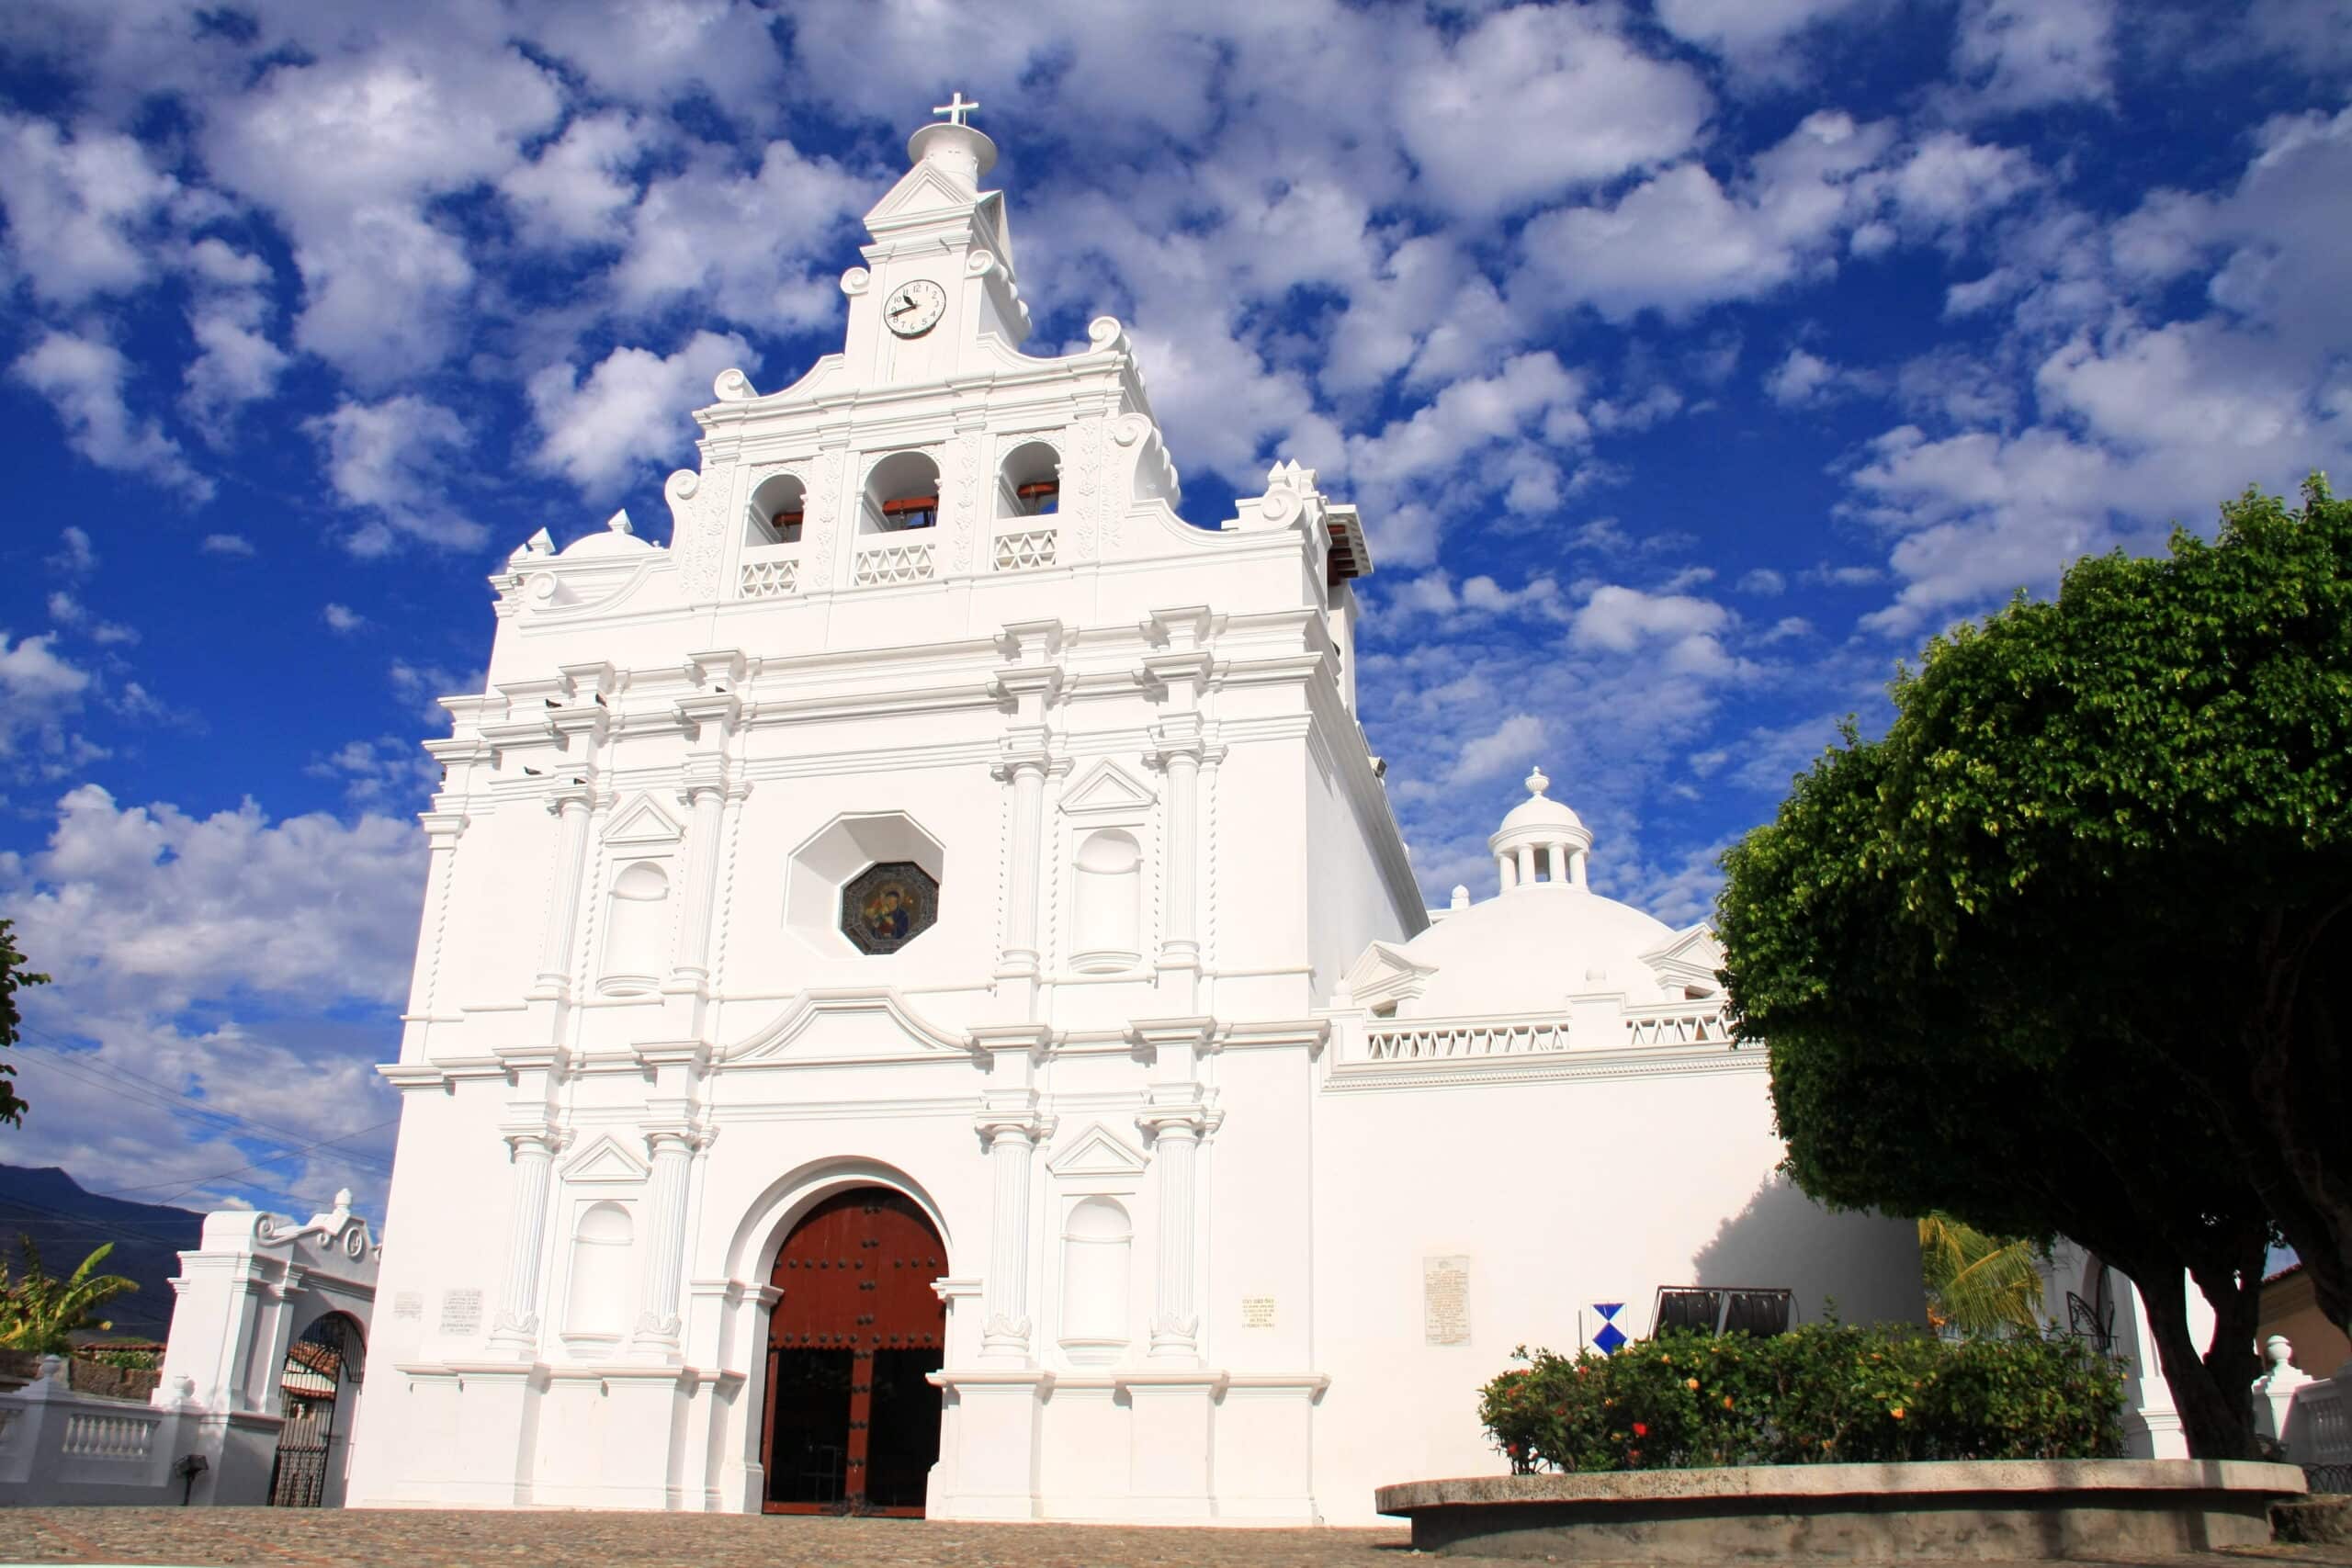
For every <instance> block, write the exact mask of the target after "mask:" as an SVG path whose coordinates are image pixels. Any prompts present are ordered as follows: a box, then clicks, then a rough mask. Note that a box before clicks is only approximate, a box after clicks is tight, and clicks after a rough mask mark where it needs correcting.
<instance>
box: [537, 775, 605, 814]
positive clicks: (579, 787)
mask: <svg viewBox="0 0 2352 1568" xmlns="http://www.w3.org/2000/svg"><path fill="white" fill-rule="evenodd" d="M596 803H597V794H596V781H595V778H594V775H593V774H588V773H582V774H579V775H576V776H574V777H571V778H567V779H558V780H557V781H556V782H555V783H554V784H551V785H549V786H548V793H547V795H546V805H547V808H548V815H550V816H555V817H560V816H562V815H563V814H564V813H566V812H568V811H571V810H572V809H574V808H575V807H576V808H578V809H580V810H582V811H587V810H592V809H594V807H595V806H596Z"/></svg>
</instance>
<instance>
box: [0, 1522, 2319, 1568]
mask: <svg viewBox="0 0 2352 1568" xmlns="http://www.w3.org/2000/svg"><path fill="white" fill-rule="evenodd" d="M1418 1561H1430V1562H1436V1561H1437V1560H1436V1559H1427V1560H1424V1559H1422V1558H1420V1556H1419V1553H1417V1552H1414V1551H1412V1550H1411V1549H1410V1547H1409V1546H1408V1544H1407V1540H1406V1535H1405V1531H1404V1530H1403V1529H1401V1528H1398V1529H1368V1530H1360V1529H1350V1530H1342V1529H1327V1530H1251V1529H1126V1528H1121V1527H1116V1526H1110V1525H963V1524H948V1523H945V1522H938V1523H932V1522H924V1521H917V1520H900V1519H829V1518H763V1517H758V1516H756V1515H753V1516H749V1517H746V1516H741V1515H727V1514H666V1515H664V1514H637V1513H591V1512H571V1511H553V1510H549V1511H533V1512H526V1513H473V1512H433V1511H424V1510H417V1511H413V1512H411V1511H405V1510H399V1511H395V1510H375V1509H368V1510H364V1511H355V1512H351V1513H343V1512H338V1511H334V1510H329V1509H306V1510H297V1509H281V1508H187V1509H182V1508H12V1509H0V1563H17V1562H107V1563H131V1562H141V1563H180V1564H208V1565H209V1564H238V1565H243V1564H279V1563H288V1564H300V1565H307V1568H329V1565H333V1568H345V1565H349V1568H442V1565H444V1564H466V1565H469V1568H471V1565H474V1564H499V1565H502V1568H506V1565H521V1564H538V1563H560V1564H563V1565H564V1568H571V1564H574V1563H620V1564H626V1565H628V1568H653V1565H655V1564H669V1563H676V1564H679V1565H681V1568H687V1565H691V1568H753V1565H757V1568H1405V1565H1406V1564H1408V1563H1411V1562H1418ZM1453 1561H1456V1562H1460V1561H1464V1560H1463V1559H1459V1558H1457V1559H1453ZM1487 1561H1489V1562H1492V1561H1494V1560H1493V1559H1487ZM2251 1562H2286V1563H2293V1564H2301V1565H2302V1568H2352V1550H2347V1549H2345V1548H2338V1547H2274V1548H2271V1549H2269V1550H2267V1551H2260V1552H2245V1553H2235V1554H2231V1555H2228V1556H2212V1557H2202V1558H2174V1559H2170V1560H2168V1562H2167V1563H2166V1568H2248V1564H2249V1563H2251ZM1751 1568H1752V1565H1751ZM1905 1568H1930V1565H1925V1564H1905Z"/></svg>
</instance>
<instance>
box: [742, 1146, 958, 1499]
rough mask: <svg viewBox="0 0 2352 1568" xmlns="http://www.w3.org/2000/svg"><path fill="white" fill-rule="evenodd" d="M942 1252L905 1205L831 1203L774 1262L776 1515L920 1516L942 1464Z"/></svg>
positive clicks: (770, 1432)
mask: <svg viewBox="0 0 2352 1568" xmlns="http://www.w3.org/2000/svg"><path fill="white" fill-rule="evenodd" d="M946 1265H947V1249H946V1247H944V1246H943V1245H942V1244H941V1242H940V1239H939V1233H938V1232H937V1231H935V1230H933V1228H932V1226H931V1222H930V1220H929V1219H928V1218H927V1217H925V1215H924V1214H923V1212H922V1210H921V1209H920V1208H918V1207H917V1206H916V1205H915V1203H914V1202H913V1201H912V1200H910V1199H909V1198H908V1197H907V1196H906V1195H905V1194H903V1193H900V1192H894V1191H892V1190H889V1189H888V1188H884V1187H858V1188H853V1189H851V1190H848V1191H846V1192H837V1193H834V1194H833V1195H832V1196H831V1197H830V1198H827V1199H825V1200H824V1201H821V1202H820V1203H819V1204H818V1205H817V1206H816V1207H815V1208H813V1209H811V1210H810V1211H809V1213H807V1214H806V1215H805V1216H803V1217H802V1219H801V1221H800V1223H799V1224H797V1225H795V1226H794V1227H793V1228H792V1234H791V1235H789V1236H787V1237H786V1238H785V1243H784V1246H783V1247H782V1248H781V1249H779V1250H778V1252H777V1253H776V1259H775V1273H774V1274H773V1275H772V1276H771V1277H770V1278H771V1282H772V1283H774V1284H775V1288H776V1289H777V1290H778V1291H779V1292H782V1293H781V1295H780V1296H779V1297H778V1298H777V1301H776V1303H775V1310H774V1311H773V1312H772V1313H771V1314H769V1318H768V1368H767V1371H768V1383H767V1409H766V1413H765V1416H764V1420H763V1427H762V1444H761V1446H762V1449H763V1451H764V1454H765V1459H766V1465H767V1498H766V1502H765V1505H764V1506H765V1508H766V1510H767V1512H769V1513H771V1514H832V1513H854V1514H891V1515H899V1516H903V1517H921V1516H922V1511H923V1494H924V1488H925V1487H926V1485H927V1484H928V1483H929V1481H930V1475H931V1467H932V1465H933V1463H934V1462H935V1461H937V1460H938V1458H939V1409H940V1391H939V1390H938V1389H937V1388H936V1387H935V1386H933V1384H932V1383H931V1382H930V1381H929V1378H928V1374H929V1373H932V1372H935V1371H939V1369H940V1366H941V1364H942V1360H943V1358H944V1354H945V1337H946V1328H947V1309H946V1305H945V1303H943V1302H941V1301H940V1299H939V1297H938V1296H937V1295H936V1294H935V1293H934V1292H933V1290H932V1288H931V1282H932V1281H933V1280H936V1279H938V1278H939V1277H940V1275H942V1274H943V1273H944V1272H945V1271H946Z"/></svg>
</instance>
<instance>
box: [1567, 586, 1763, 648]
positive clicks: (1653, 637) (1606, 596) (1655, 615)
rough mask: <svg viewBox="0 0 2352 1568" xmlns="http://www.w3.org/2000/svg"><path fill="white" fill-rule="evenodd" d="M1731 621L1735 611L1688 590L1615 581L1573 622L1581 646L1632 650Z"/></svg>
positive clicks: (1708, 633)
mask: <svg viewBox="0 0 2352 1568" xmlns="http://www.w3.org/2000/svg"><path fill="white" fill-rule="evenodd" d="M1730 624H1731V612H1730V611H1728V610H1726V609H1724V607H1723V606H1722V605H1721V604H1716V603H1714V602H1713V600H1711V599H1700V598H1696V597H1694V596H1692V595H1691V594H1688V593H1645V592H1642V591H1641V590H1640V589H1638V588H1625V587H1621V586H1619V585H1616V584H1613V583H1612V584H1610V585H1609V586H1607V587H1603V588H1598V589H1595V590H1594V591H1593V593H1592V596H1591V597H1590V598H1589V599H1587V600H1586V601H1585V602H1584V607H1583V608H1581V609H1579V610H1578V611H1577V614H1576V619H1575V620H1574V621H1573V622H1571V623H1570V625H1569V627H1568V640H1569V642H1570V643H1572V644H1574V645H1575V646H1577V647H1578V648H1587V649H1605V650H1607V651H1609V652H1611V653H1631V652H1633V651H1634V650H1635V649H1638V648H1641V647H1642V646H1643V645H1645V643H1651V642H1656V641H1658V640H1660V639H1664V640H1668V641H1671V642H1676V643H1679V642H1680V641H1682V640H1684V639H1687V638H1691V637H1709V638H1712V637H1713V634H1715V633H1717V632H1720V631H1722V630H1724V628H1725V627H1726V626H1729V625H1730Z"/></svg>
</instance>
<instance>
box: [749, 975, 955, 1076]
mask: <svg viewBox="0 0 2352 1568" xmlns="http://www.w3.org/2000/svg"><path fill="white" fill-rule="evenodd" d="M951 1055H952V1056H957V1057H961V1058H963V1059H964V1060H966V1061H973V1060H975V1059H976V1058H975V1057H974V1056H973V1054H972V1048H971V1045H970V1043H969V1042H967V1040H966V1039H965V1038H964V1037H963V1036H962V1035H960V1034H950V1033H948V1032H946V1031H944V1030H942V1029H940V1028H939V1027H938V1026H937V1025H935V1024H933V1023H932V1022H931V1021H929V1020H927V1019H925V1018H923V1017H922V1015H921V1014H919V1013H917V1012H916V1011H915V1010H913V1009H912V1008H910V1007H909V1006H908V1005H907V1002H906V998H903V997H901V996H899V993H898V991H897V990H896V989H894V988H892V987H888V986H883V987H831V988H826V989H819V990H808V991H803V992H801V993H800V995H799V996H797V997H796V998H793V999H792V1001H791V1002H790V1003H789V1004H787V1005H786V1008H785V1010H783V1011H782V1012H781V1013H778V1014H777V1015H776V1016H775V1018H774V1019H772V1020H771V1021H768V1022H767V1023H766V1024H764V1025H763V1026H762V1027H761V1028H760V1029H759V1030H757V1031H756V1032H753V1033H752V1034H750V1035H747V1036H745V1037H744V1038H743V1039H741V1040H740V1041H738V1042H736V1043H734V1044H733V1045H730V1046H729V1047H728V1048H727V1049H726V1050H725V1051H724V1052H722V1053H721V1054H720V1057H719V1060H720V1061H721V1062H722V1063H723V1064H724V1065H726V1066H745V1065H748V1064H751V1063H755V1062H759V1063H782V1062H791V1063H812V1064H813V1063H820V1062H826V1063H838V1062H894V1061H896V1062H911V1061H925V1060H935V1059H937V1058H939V1057H941V1056H951Z"/></svg>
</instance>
